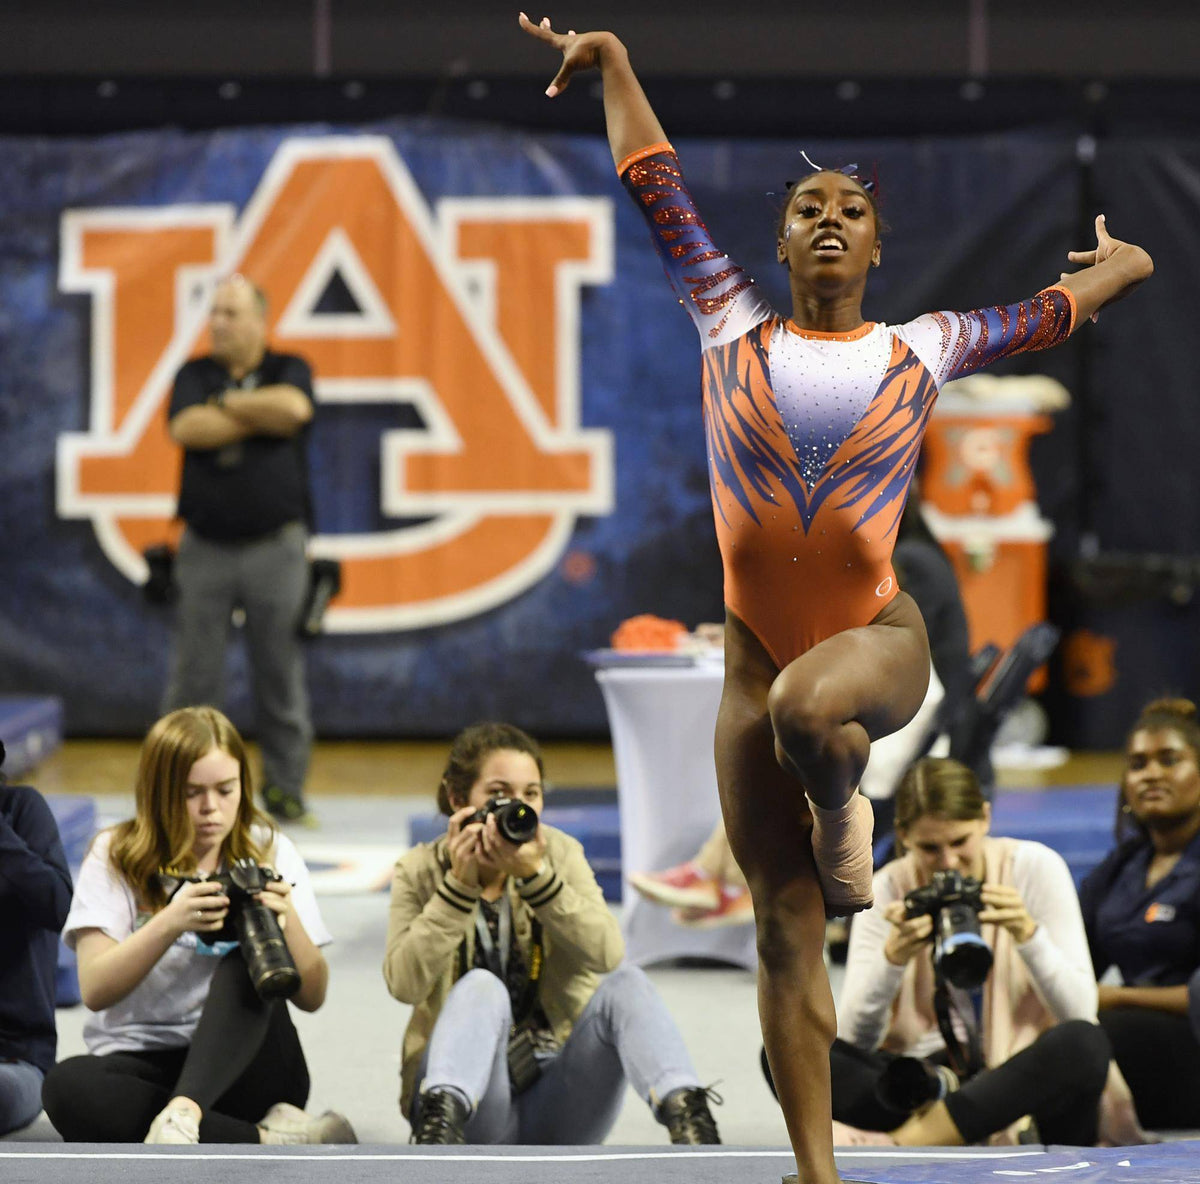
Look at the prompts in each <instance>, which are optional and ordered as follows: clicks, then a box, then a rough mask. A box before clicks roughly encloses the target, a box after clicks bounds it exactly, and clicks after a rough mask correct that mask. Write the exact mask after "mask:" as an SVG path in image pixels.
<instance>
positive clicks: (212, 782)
mask: <svg viewBox="0 0 1200 1184" xmlns="http://www.w3.org/2000/svg"><path fill="white" fill-rule="evenodd" d="M136 802H137V806H136V814H135V816H134V817H133V818H131V819H129V820H128V821H126V822H123V823H120V824H119V825H117V826H115V827H113V828H112V829H110V830H107V831H103V832H102V833H101V834H99V835H98V836H97V837H96V839H95V841H94V842H93V844H92V847H91V850H90V851H89V852H88V854H87V857H86V858H85V859H84V862H83V867H82V868H81V870H80V873H79V879H78V882H77V884H76V887H75V899H74V902H73V904H72V906H71V912H70V915H69V916H68V918H67V922H66V926H65V928H64V930H63V937H64V939H65V940H66V941H67V943H68V945H70V946H72V947H73V948H74V949H75V951H76V953H77V955H78V958H79V985H80V988H81V991H82V994H83V1002H84V1004H85V1005H86V1006H87V1007H88V1008H89V1009H90V1010H91V1011H92V1012H94V1013H95V1014H93V1015H92V1016H91V1017H90V1018H89V1020H88V1022H87V1024H86V1025H85V1026H84V1039H85V1041H86V1043H87V1047H88V1053H87V1055H85V1056H78V1057H72V1058H70V1059H69V1060H66V1061H63V1062H61V1063H60V1064H58V1065H56V1066H55V1067H54V1068H53V1069H52V1070H51V1071H50V1073H49V1075H48V1076H47V1078H46V1081H45V1085H44V1088H43V1092H42V1101H43V1105H44V1106H45V1108H46V1112H47V1114H48V1115H49V1116H50V1119H51V1121H52V1122H53V1123H54V1125H55V1127H56V1128H57V1129H58V1131H59V1132H60V1134H62V1136H63V1138H64V1139H66V1140H67V1141H68V1142H88V1143H109V1142H114V1143H130V1142H137V1141H142V1140H144V1141H145V1142H147V1143H198V1142H204V1143H318V1142H337V1143H347V1142H354V1141H355V1139H354V1132H353V1131H352V1130H351V1129H350V1124H349V1123H348V1122H347V1121H346V1120H345V1119H344V1118H342V1117H341V1116H340V1115H336V1114H333V1113H327V1114H325V1115H322V1116H320V1117H311V1116H309V1115H307V1114H305V1112H304V1111H303V1109H301V1107H303V1105H304V1104H305V1102H306V1100H307V1098H308V1088H309V1077H308V1068H307V1065H306V1064H305V1060H304V1053H303V1052H302V1050H301V1048H300V1041H299V1038H298V1037H297V1035H296V1030H295V1028H294V1027H293V1026H292V1021H291V1019H290V1017H289V1015H288V1009H287V1005H286V1003H285V1002H284V1000H283V999H282V998H274V999H271V1000H265V999H263V998H260V997H259V994H258V992H257V991H256V989H255V987H254V984H253V983H252V981H251V977H250V974H249V973H248V965H247V958H248V957H249V959H250V961H251V962H253V961H254V959H253V952H251V954H250V955H244V953H243V950H242V949H241V948H240V947H239V945H238V944H237V943H236V942H230V941H227V940H218V935H219V936H220V937H221V938H224V937H225V934H223V933H222V930H224V929H226V921H227V918H229V917H230V914H231V908H232V909H233V910H234V911H236V910H238V909H245V908H248V907H250V904H251V902H253V903H255V904H258V905H262V906H265V908H266V909H267V910H269V912H270V913H271V914H273V915H274V916H275V917H276V918H278V925H279V927H280V928H281V929H282V933H283V940H284V942H285V944H286V947H287V952H288V953H290V955H291V960H292V962H294V964H295V970H296V972H297V974H296V975H293V976H291V985H292V986H293V987H294V994H292V1002H293V1003H295V1005H296V1006H297V1007H299V1008H301V1009H303V1010H305V1011H316V1010H317V1008H319V1007H320V1006H321V1004H322V1003H323V1002H324V1000H325V990H326V984H327V982H328V977H329V970H328V967H327V965H326V962H325V958H324V955H323V954H322V953H321V950H320V947H321V946H323V945H326V944H327V943H328V942H329V941H330V940H331V938H330V935H329V933H328V931H327V930H326V928H325V925H324V923H323V922H322V920H321V914H320V912H319V911H318V909H317V902H316V897H315V896H314V895H313V890H312V885H311V883H310V881H309V877H308V870H307V868H306V867H305V866H304V861H303V860H302V859H301V857H300V854H299V852H298V851H297V850H296V848H295V847H294V846H293V845H292V843H291V842H290V841H289V840H288V839H287V838H285V837H284V836H282V835H278V834H276V833H275V832H274V829H273V827H272V826H271V824H270V822H269V821H268V820H267V819H266V818H265V817H264V816H263V815H262V814H261V813H260V812H259V811H258V810H257V809H256V808H255V806H254V804H253V801H252V799H251V780H250V770H249V766H248V764H247V760H246V752H245V748H244V746H243V744H242V739H241V737H240V736H239V735H238V733H237V731H236V729H235V728H234V727H233V725H232V724H231V723H230V722H229V720H228V719H226V718H225V716H224V715H222V714H221V713H220V712H219V711H216V710H215V709H213V708H211V707H185V708H183V709H181V710H179V711H173V712H171V713H170V714H169V715H166V716H164V717H163V718H162V719H160V720H159V721H158V722H157V723H156V724H155V725H154V726H153V727H152V728H151V729H150V732H149V734H148V735H147V737H146V740H145V743H144V744H143V745H142V753H141V761H140V765H139V768H138V776H137V787H136ZM246 861H253V863H255V864H257V863H262V864H270V865H271V867H273V868H275V869H277V871H278V873H279V876H280V877H281V878H279V879H275V880H271V881H270V882H268V883H266V884H265V886H264V887H263V890H262V891H261V892H257V893H254V894H252V896H248V897H245V896H243V894H242V893H240V892H239V891H238V890H237V889H236V888H235V887H233V886H231V887H230V888H229V892H228V894H227V892H226V889H225V887H224V885H223V884H222V883H221V882H220V881H218V880H216V879H212V878H209V877H214V876H217V875H219V874H221V873H226V872H228V871H229V869H230V868H235V869H236V868H247V867H250V866H251V864H248V863H247V862H246ZM176 885H177V887H176ZM171 887H175V891H174V892H173V893H171V894H170V895H168V892H169V889H170V888H171ZM268 928H273V927H270V926H269V921H268ZM284 960H285V961H286V959H284ZM297 977H298V983H297V982H296V978H297Z"/></svg>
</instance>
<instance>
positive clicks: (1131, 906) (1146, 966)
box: [1079, 835, 1200, 987]
mask: <svg viewBox="0 0 1200 1184" xmlns="http://www.w3.org/2000/svg"><path fill="white" fill-rule="evenodd" d="M1153 855H1154V847H1153V845H1152V844H1151V843H1150V841H1149V840H1148V839H1141V838H1138V839H1135V840H1132V841H1130V842H1128V843H1124V844H1122V846H1120V847H1118V848H1117V850H1115V851H1113V852H1112V853H1111V854H1109V856H1108V858H1107V859H1105V860H1104V862H1103V863H1101V864H1100V866H1099V867H1097V868H1096V869H1095V870H1094V871H1093V872H1091V873H1090V874H1089V875H1088V877H1087V879H1085V880H1084V882H1083V885H1082V887H1081V888H1080V893H1079V895H1080V904H1081V905H1082V908H1083V920H1084V925H1085V926H1086V928H1087V935H1088V944H1089V945H1090V946H1091V950H1092V961H1093V962H1094V963H1095V967H1096V973H1097V975H1101V974H1103V973H1104V971H1105V970H1107V969H1108V968H1109V967H1110V966H1116V967H1118V968H1119V969H1120V971H1121V977H1122V978H1123V979H1124V980H1125V984H1126V985H1127V986H1131V987H1178V986H1182V985H1183V984H1184V983H1186V982H1187V981H1188V979H1189V978H1191V976H1192V975H1193V974H1194V973H1195V971H1196V969H1197V967H1200V835H1197V836H1196V838H1194V839H1193V840H1192V841H1191V842H1190V843H1189V844H1188V845H1187V847H1186V848H1184V851H1183V854H1182V855H1181V856H1180V857H1179V862H1178V863H1177V864H1176V865H1175V866H1174V867H1173V868H1172V869H1171V871H1170V872H1169V874H1167V875H1165V876H1164V877H1163V878H1162V879H1161V880H1159V882H1158V883H1157V884H1155V885H1154V887H1153V888H1147V887H1146V872H1147V870H1148V869H1149V866H1150V860H1151V858H1152V857H1153Z"/></svg>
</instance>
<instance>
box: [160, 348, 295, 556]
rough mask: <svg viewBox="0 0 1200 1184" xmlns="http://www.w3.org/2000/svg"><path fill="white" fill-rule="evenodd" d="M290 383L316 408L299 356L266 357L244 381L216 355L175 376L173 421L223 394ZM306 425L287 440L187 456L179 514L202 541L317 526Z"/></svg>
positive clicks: (251, 441)
mask: <svg viewBox="0 0 1200 1184" xmlns="http://www.w3.org/2000/svg"><path fill="white" fill-rule="evenodd" d="M278 384H286V385H287V386H294V387H296V388H297V389H298V390H301V391H303V392H304V394H305V396H306V397H307V398H308V400H309V402H312V397H313V392H312V371H311V370H310V369H309V366H308V363H307V362H306V361H305V360H304V359H303V358H300V357H297V356H296V355H295V354H277V353H273V352H272V351H271V350H268V351H267V352H266V353H264V354H263V358H262V361H261V362H260V363H259V364H258V367H257V368H256V369H254V370H251V371H250V372H249V373H248V374H246V375H245V376H244V377H243V378H242V380H241V381H240V382H237V381H235V380H234V378H233V376H232V375H231V374H230V373H229V371H228V370H227V369H226V368H225V366H224V365H223V364H222V363H221V362H219V361H217V359H216V358H214V357H212V356H211V355H208V356H205V357H203V358H193V359H192V360H191V361H190V362H186V363H185V364H184V365H183V366H182V367H181V368H180V370H179V373H178V374H176V376H175V386H174V389H173V390H172V391H171V406H170V409H169V410H168V412H167V416H168V418H169V419H173V418H174V417H175V416H176V415H178V414H179V413H180V412H181V411H183V410H184V409H185V408H187V407H194V406H196V405H197V404H202V403H207V402H208V401H209V400H210V399H212V398H213V397H214V396H215V395H217V394H219V393H220V392H222V391H227V390H232V389H238V390H256V389H258V388H259V387H264V386H276V385H278ZM308 430H309V429H308V425H307V424H306V425H305V426H304V427H303V428H301V429H300V431H298V432H297V433H296V434H295V435H294V436H291V437H288V438H286V439H283V438H280V437H278V436H249V437H247V438H246V439H245V440H241V441H239V442H238V443H236V444H229V445H227V446H226V447H224V448H206V449H193V448H187V449H184V453H183V480H182V482H181V485H180V490H179V508H178V510H177V513H178V514H179V517H180V518H182V519H183V520H184V521H185V522H186V523H187V524H188V526H189V527H190V528H191V529H192V530H194V531H195V532H196V533H197V534H198V535H202V536H203V537H204V538H206V539H213V540H215V541H218V542H235V541H241V540H245V539H252V538H257V537H260V536H262V535H266V534H270V533H271V531H273V530H278V529H279V527H281V526H283V525H285V524H286V523H288V522H305V523H308V524H309V526H311V525H312V511H311V502H310V498H309V491H308V461H307V456H306V453H307V444H308Z"/></svg>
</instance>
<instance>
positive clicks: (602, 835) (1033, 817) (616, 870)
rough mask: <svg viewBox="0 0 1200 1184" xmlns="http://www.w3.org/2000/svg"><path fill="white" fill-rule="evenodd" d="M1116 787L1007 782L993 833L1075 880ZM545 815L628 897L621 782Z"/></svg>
mask: <svg viewBox="0 0 1200 1184" xmlns="http://www.w3.org/2000/svg"><path fill="white" fill-rule="evenodd" d="M1116 793H1117V791H1116V788H1115V787H1114V786H1106V785H1078V786H1066V787H1063V788H1059V789H1029V790H1024V789H1022V790H1012V789H1009V790H1000V791H998V792H997V794H996V799H995V807H994V813H993V819H992V833H993V834H996V835H1008V836H1010V837H1011V838H1014V839H1032V840H1034V841H1036V842H1039V843H1045V844H1046V846H1047V847H1051V848H1053V849H1054V850H1055V851H1057V852H1058V853H1059V854H1060V855H1062V857H1063V858H1064V859H1065V860H1066V861H1067V866H1068V867H1069V868H1070V869H1071V875H1072V876H1073V877H1074V879H1075V884H1076V886H1078V885H1079V883H1080V882H1081V881H1082V880H1083V877H1084V876H1085V875H1087V873H1088V872H1089V871H1091V870H1092V868H1094V867H1095V866H1096V864H1098V863H1099V862H1100V860H1101V859H1103V858H1104V856H1105V854H1107V852H1108V851H1109V850H1110V849H1111V848H1112V845H1113V839H1112V829H1113V818H1114V813H1113V812H1114V810H1115V808H1116ZM543 817H544V818H545V820H546V821H547V822H548V823H549V824H550V825H551V826H556V827H558V828H559V830H564V831H566V832H567V834H569V835H574V837H575V838H577V839H578V840H579V841H580V842H581V843H582V844H583V851H584V854H585V855H586V856H587V859H588V862H589V863H590V864H591V865H592V870H593V871H594V872H595V873H596V879H597V880H599V882H600V886H601V888H603V889H604V898H605V900H610V901H613V902H614V903H615V902H618V901H620V899H621V833H620V814H619V811H618V807H617V794H616V790H614V789H607V788H589V789H568V790H561V791H559V792H558V793H556V794H552V795H551V796H550V797H549V798H548V799H547V802H546V810H545V814H544V815H543ZM445 829H446V819H445V818H444V817H443V816H442V815H440V814H429V815H421V816H417V817H414V818H413V819H412V820H411V821H410V822H409V842H410V843H412V844H414V845H415V844H416V843H428V842H430V841H431V840H433V839H436V838H437V837H438V836H439V835H440V834H442V833H443V832H444V831H445Z"/></svg>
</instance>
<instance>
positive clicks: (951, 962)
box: [933, 904, 992, 991]
mask: <svg viewBox="0 0 1200 1184" xmlns="http://www.w3.org/2000/svg"><path fill="white" fill-rule="evenodd" d="M933 960H934V965H935V966H937V968H938V969H939V970H940V971H941V972H942V974H943V975H944V976H945V978H946V981H947V982H948V983H950V985H951V986H954V987H959V988H960V989H962V990H964V991H969V990H971V989H973V988H974V987H978V986H980V985H981V984H982V983H983V981H984V980H985V979H986V978H987V976H988V974H989V973H990V971H991V969H992V951H991V950H990V949H989V948H988V944H987V942H985V941H984V940H983V938H982V937H981V936H980V933H979V915H978V914H977V913H976V912H975V910H974V909H973V908H971V907H970V905H964V904H955V905H950V906H949V907H947V908H943V909H942V910H941V912H940V913H939V914H938V917H937V931H936V933H935V934H934V948H933Z"/></svg>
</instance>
